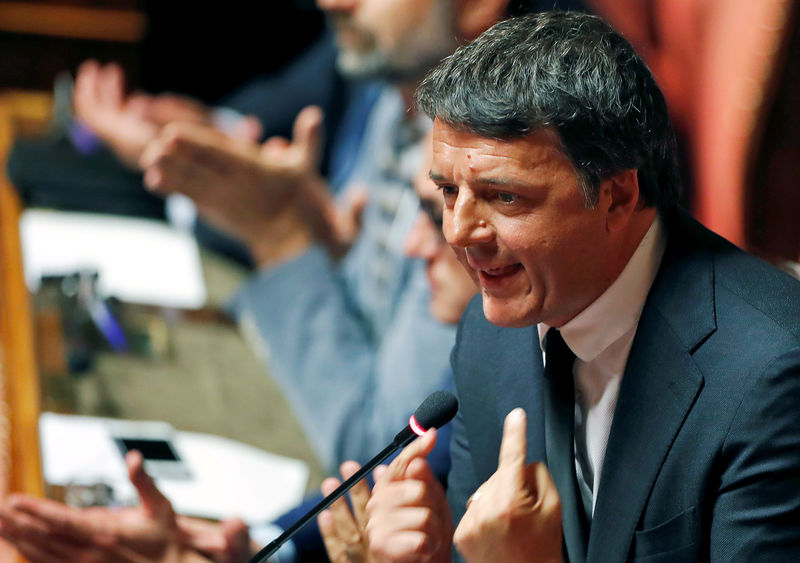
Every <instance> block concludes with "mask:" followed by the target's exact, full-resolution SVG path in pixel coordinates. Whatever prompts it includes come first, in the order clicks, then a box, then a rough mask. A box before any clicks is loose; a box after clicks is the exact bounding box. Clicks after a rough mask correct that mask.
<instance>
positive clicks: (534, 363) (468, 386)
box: [456, 296, 545, 482]
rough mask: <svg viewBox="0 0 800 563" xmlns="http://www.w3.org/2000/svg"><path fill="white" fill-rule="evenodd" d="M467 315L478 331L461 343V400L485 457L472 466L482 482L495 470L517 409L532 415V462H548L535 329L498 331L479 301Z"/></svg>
mask: <svg viewBox="0 0 800 563" xmlns="http://www.w3.org/2000/svg"><path fill="white" fill-rule="evenodd" d="M479 298H480V296H478V299H479ZM467 314H470V315H472V316H473V317H474V318H473V319H471V320H473V321H474V322H475V324H476V325H480V330H476V331H472V332H471V333H470V334H469V335H464V336H463V337H462V338H463V341H462V343H461V346H462V347H463V357H464V360H463V361H462V362H461V363H460V364H459V365H458V366H457V368H456V369H457V371H458V372H459V378H458V380H460V381H463V382H464V383H463V384H458V394H459V398H460V399H462V406H461V409H462V418H463V420H464V425H465V427H466V431H467V434H468V436H469V438H470V442H471V444H470V447H471V448H472V449H474V451H476V452H481V455H479V456H474V457H473V463H474V469H475V475H476V478H477V479H478V480H479V482H483V481H485V480H486V479H488V478H489V477H490V476H491V475H492V474H493V473H494V472H495V471H496V470H497V456H498V455H499V453H500V441H501V438H502V433H503V419H504V418H505V416H506V414H508V413H509V411H511V410H512V409H514V408H515V407H522V408H524V409H525V411H526V412H527V414H528V436H527V437H528V461H540V460H543V459H544V456H545V451H544V422H543V415H542V411H543V406H542V380H543V378H544V376H543V375H542V353H541V351H540V348H539V341H538V337H537V333H536V328H535V327H527V328H521V329H519V328H518V329H509V328H501V327H497V326H494V325H492V324H490V323H489V322H488V321H486V319H485V318H484V317H483V312H482V308H480V300H478V301H477V304H475V303H473V304H472V306H470V308H469V309H468V313H467ZM473 335H477V336H476V337H472V336H473Z"/></svg>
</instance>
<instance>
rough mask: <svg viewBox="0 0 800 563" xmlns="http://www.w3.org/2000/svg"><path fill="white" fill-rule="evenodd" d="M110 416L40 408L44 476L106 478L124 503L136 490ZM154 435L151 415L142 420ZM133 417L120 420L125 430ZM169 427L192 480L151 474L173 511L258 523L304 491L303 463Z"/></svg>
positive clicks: (59, 480) (58, 481)
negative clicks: (41, 409)
mask: <svg viewBox="0 0 800 563" xmlns="http://www.w3.org/2000/svg"><path fill="white" fill-rule="evenodd" d="M115 423H117V421H115V420H113V419H106V418H97V417H88V416H75V415H61V414H54V413H42V415H41V417H40V419H39V433H40V440H41V446H42V459H43V465H44V476H45V480H46V481H47V482H48V483H51V484H54V485H67V484H82V485H88V484H93V483H98V482H101V483H106V484H108V485H110V486H111V488H112V489H113V491H114V497H115V499H116V500H117V501H120V502H121V503H123V504H134V503H135V501H136V492H135V490H134V488H133V486H132V485H131V484H130V482H129V481H128V478H127V471H126V469H125V463H124V460H123V457H122V454H121V453H120V452H119V450H118V449H117V447H116V445H115V444H114V442H113V438H112V434H113V432H112V429H113V428H114V424H115ZM140 423H141V424H142V426H143V428H145V429H146V432H145V434H146V435H148V436H152V428H153V424H154V423H153V422H152V421H140ZM136 424H137V422H136V421H125V425H126V434H127V435H131V432H132V429H134V428H135V425H136ZM161 424H164V423H161ZM164 427H165V428H166V430H165V432H167V433H171V435H172V441H173V445H174V446H175V450H176V451H177V453H178V455H179V456H180V457H181V458H182V459H183V462H184V464H185V465H186V467H187V468H188V469H189V471H190V472H191V474H192V478H191V479H186V480H181V479H156V484H157V485H158V488H159V489H160V490H161V491H162V492H163V493H164V494H165V495H166V496H167V498H169V499H170V501H171V502H172V505H173V507H174V508H175V510H176V511H177V512H178V513H179V514H186V515H191V516H200V517H204V518H213V519H223V518H229V517H232V516H238V517H239V518H241V519H242V520H243V521H244V522H245V523H247V524H248V525H255V524H263V523H264V522H269V521H271V520H273V519H274V518H275V517H277V516H279V515H280V514H282V513H284V512H285V511H287V510H288V509H290V508H293V507H295V506H296V505H297V504H299V503H300V501H301V500H302V498H303V494H304V492H305V488H306V483H307V481H308V473H309V472H308V466H307V465H306V464H305V463H304V462H302V461H300V460H297V459H292V458H287V457H283V456H278V455H275V454H271V453H268V452H265V451H263V450H260V449H258V448H254V447H251V446H248V445H246V444H242V443H239V442H236V441H233V440H228V439H226V438H220V437H218V436H212V435H210V434H201V433H195V432H180V431H174V432H170V430H171V429H170V427H169V426H168V425H164Z"/></svg>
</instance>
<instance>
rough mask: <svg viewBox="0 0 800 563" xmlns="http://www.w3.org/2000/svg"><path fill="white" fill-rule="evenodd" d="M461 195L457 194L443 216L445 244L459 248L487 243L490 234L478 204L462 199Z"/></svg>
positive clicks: (469, 198)
mask: <svg viewBox="0 0 800 563" xmlns="http://www.w3.org/2000/svg"><path fill="white" fill-rule="evenodd" d="M462 194H463V192H462ZM462 194H459V197H458V199H457V200H456V202H455V205H454V206H453V208H452V210H451V211H450V213H449V214H445V215H446V216H445V221H444V236H445V238H446V239H447V242H448V243H450V244H451V245H452V246H457V247H460V248H466V247H468V246H471V245H474V244H480V243H484V242H488V241H489V240H491V237H492V232H491V228H490V227H489V225H488V223H487V221H486V219H484V218H483V216H482V213H481V211H482V208H481V205H480V202H478V201H477V200H476V199H474V198H471V197H462ZM447 215H449V221H448V217H447Z"/></svg>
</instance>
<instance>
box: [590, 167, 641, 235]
mask: <svg viewBox="0 0 800 563" xmlns="http://www.w3.org/2000/svg"><path fill="white" fill-rule="evenodd" d="M600 198H601V200H605V201H604V202H603V205H604V207H606V228H607V229H608V230H609V231H612V232H613V231H618V230H620V229H623V228H624V227H625V226H626V225H627V224H628V222H629V221H630V218H631V216H632V215H633V213H634V211H636V210H637V209H639V208H641V206H642V205H643V200H641V198H640V197H639V174H638V171H637V170H636V169H635V168H632V169H630V170H623V171H622V172H617V173H616V174H614V175H613V176H611V177H610V178H608V179H606V180H604V181H603V182H602V184H601V185H600Z"/></svg>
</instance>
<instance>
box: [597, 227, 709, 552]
mask: <svg viewBox="0 0 800 563" xmlns="http://www.w3.org/2000/svg"><path fill="white" fill-rule="evenodd" d="M682 222H683V221H682ZM692 230H693V229H691V228H689V231H692ZM691 239H692V237H691V236H690V235H687V234H686V229H684V228H678V229H675V230H674V232H671V233H670V239H669V243H668V247H667V252H666V253H665V256H664V259H663V261H662V266H661V269H660V271H659V274H658V276H657V278H656V281H655V283H654V285H653V288H652V290H651V292H650V295H649V296H648V300H647V303H646V304H645V308H644V310H643V312H642V317H641V319H640V321H639V326H638V329H637V332H636V337H635V338H634V342H633V346H632V348H631V353H630V356H629V358H628V363H627V365H626V368H625V374H624V376H623V379H622V384H621V387H620V393H619V398H618V401H617V407H616V410H615V412H614V420H613V422H612V426H611V432H610V435H609V440H608V447H607V449H606V455H605V461H604V462H603V469H602V474H601V476H600V488H599V490H598V494H597V502H596V504H595V512H594V517H593V519H592V527H591V534H590V538H589V548H588V556H587V560H588V561H624V560H626V559H627V557H628V554H629V551H630V548H631V543H632V540H633V533H634V531H635V529H636V526H637V524H638V522H639V519H640V518H641V515H642V513H643V511H644V508H645V505H646V503H647V500H648V497H649V493H650V490H651V488H652V486H653V483H654V482H655V480H656V477H657V475H658V472H659V469H660V467H661V465H662V463H663V461H664V459H665V457H666V455H667V453H668V451H669V448H670V446H671V444H672V442H673V440H674V439H675V436H676V435H677V433H678V432H679V430H680V428H681V425H682V424H683V421H684V420H685V418H686V416H687V414H688V413H689V411H690V410H691V408H692V405H693V404H694V401H695V399H696V397H697V395H698V393H699V391H700V389H701V387H702V384H703V377H702V375H701V373H700V372H699V370H698V369H697V367H696V365H695V363H694V361H693V359H692V357H691V355H692V353H693V352H694V351H695V350H696V349H697V347H699V346H700V345H701V344H702V342H703V341H704V340H705V339H706V338H707V337H708V336H709V335H710V334H711V333H712V332H713V331H714V330H715V327H716V323H715V314H714V294H713V278H714V275H713V260H712V258H711V256H710V255H708V254H707V253H705V252H703V251H697V250H696V241H693V240H691Z"/></svg>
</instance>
